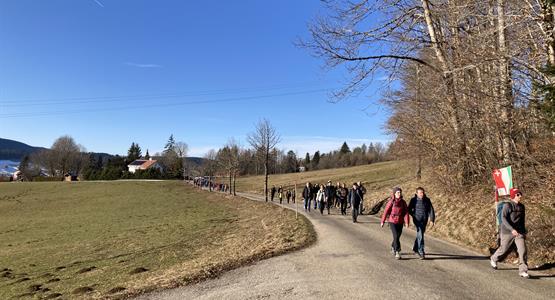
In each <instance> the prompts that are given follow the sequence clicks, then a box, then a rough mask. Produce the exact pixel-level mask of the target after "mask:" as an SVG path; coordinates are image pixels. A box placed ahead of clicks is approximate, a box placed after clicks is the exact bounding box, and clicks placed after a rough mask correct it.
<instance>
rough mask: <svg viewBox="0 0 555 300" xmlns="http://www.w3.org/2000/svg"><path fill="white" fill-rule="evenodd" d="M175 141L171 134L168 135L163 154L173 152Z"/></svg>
mask: <svg viewBox="0 0 555 300" xmlns="http://www.w3.org/2000/svg"><path fill="white" fill-rule="evenodd" d="M174 148H175V139H174V138H173V134H171V135H170V138H169V139H168V142H167V143H166V146H164V153H168V152H170V151H175V149H174Z"/></svg>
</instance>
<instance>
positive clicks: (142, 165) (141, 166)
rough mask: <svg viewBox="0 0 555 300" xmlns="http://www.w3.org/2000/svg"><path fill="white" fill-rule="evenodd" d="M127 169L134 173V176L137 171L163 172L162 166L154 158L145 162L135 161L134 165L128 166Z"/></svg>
mask: <svg viewBox="0 0 555 300" xmlns="http://www.w3.org/2000/svg"><path fill="white" fill-rule="evenodd" d="M127 168H128V169H129V173H132V174H135V171H137V170H146V169H151V168H156V169H158V170H159V171H160V172H162V166H161V165H160V164H159V163H158V161H156V160H154V159H152V158H150V159H149V160H145V159H137V160H134V161H133V162H132V163H130V164H129V165H127Z"/></svg>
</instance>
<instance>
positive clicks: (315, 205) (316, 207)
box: [312, 197, 318, 209]
mask: <svg viewBox="0 0 555 300" xmlns="http://www.w3.org/2000/svg"><path fill="white" fill-rule="evenodd" d="M313 198H314V199H312V200H314V209H318V201H316V197H313Z"/></svg>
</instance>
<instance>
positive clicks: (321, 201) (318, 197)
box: [316, 185, 327, 215]
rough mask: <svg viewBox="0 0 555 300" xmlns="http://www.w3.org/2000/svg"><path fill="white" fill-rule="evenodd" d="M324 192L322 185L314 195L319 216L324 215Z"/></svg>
mask: <svg viewBox="0 0 555 300" xmlns="http://www.w3.org/2000/svg"><path fill="white" fill-rule="evenodd" d="M326 200H327V199H326V191H325V189H324V186H323V185H320V189H319V190H318V193H317V194H316V201H317V202H318V208H319V209H320V214H322V215H323V214H324V206H325V205H326Z"/></svg>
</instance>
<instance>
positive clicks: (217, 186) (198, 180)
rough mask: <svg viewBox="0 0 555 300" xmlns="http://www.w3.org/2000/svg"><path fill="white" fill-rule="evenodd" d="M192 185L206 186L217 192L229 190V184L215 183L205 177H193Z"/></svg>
mask: <svg viewBox="0 0 555 300" xmlns="http://www.w3.org/2000/svg"><path fill="white" fill-rule="evenodd" d="M193 185H194V186H196V187H199V188H208V189H211V190H215V191H218V192H224V193H227V192H229V184H225V183H217V182H214V181H212V180H210V179H209V178H205V177H195V178H194V179H193Z"/></svg>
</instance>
